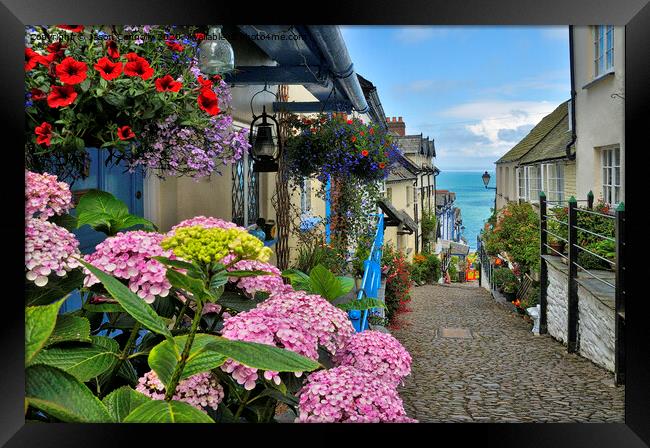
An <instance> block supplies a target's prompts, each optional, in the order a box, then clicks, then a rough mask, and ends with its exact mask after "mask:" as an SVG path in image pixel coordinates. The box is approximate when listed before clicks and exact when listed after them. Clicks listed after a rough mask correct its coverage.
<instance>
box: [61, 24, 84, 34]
mask: <svg viewBox="0 0 650 448" xmlns="http://www.w3.org/2000/svg"><path fill="white" fill-rule="evenodd" d="M56 27H57V28H61V29H62V30H68V31H72V32H73V33H80V32H81V31H83V30H84V26H83V25H57V26H56Z"/></svg>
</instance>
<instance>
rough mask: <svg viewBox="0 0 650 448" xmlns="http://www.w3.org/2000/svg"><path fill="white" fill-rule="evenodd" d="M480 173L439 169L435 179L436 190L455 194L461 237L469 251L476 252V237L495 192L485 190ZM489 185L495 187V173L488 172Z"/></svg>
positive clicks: (491, 204)
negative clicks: (459, 216)
mask: <svg viewBox="0 0 650 448" xmlns="http://www.w3.org/2000/svg"><path fill="white" fill-rule="evenodd" d="M484 172H485V170H482V171H445V170H444V169H442V168H441V170H440V174H439V175H438V176H437V178H436V188H437V189H438V190H449V191H453V192H454V193H456V207H458V208H460V209H461V215H462V218H463V224H462V225H464V226H465V230H464V231H463V234H462V236H463V237H464V238H465V239H466V240H467V243H468V244H469V246H470V248H471V250H476V237H477V236H478V234H479V233H480V232H481V229H482V228H483V225H484V223H485V221H486V220H487V219H488V218H489V217H490V211H491V209H492V207H494V194H495V190H490V189H486V188H485V186H484V185H483V179H482V178H481V176H482V175H483V173H484ZM488 173H489V174H490V176H491V177H490V183H489V184H488V186H490V187H495V186H496V173H495V172H494V170H488Z"/></svg>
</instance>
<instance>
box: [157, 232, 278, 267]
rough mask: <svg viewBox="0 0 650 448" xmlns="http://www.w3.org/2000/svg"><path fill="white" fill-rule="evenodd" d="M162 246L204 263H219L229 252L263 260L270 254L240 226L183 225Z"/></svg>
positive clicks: (183, 257)
mask: <svg viewBox="0 0 650 448" xmlns="http://www.w3.org/2000/svg"><path fill="white" fill-rule="evenodd" d="M162 247H163V248H164V249H165V250H172V251H173V252H174V254H175V255H176V256H177V257H179V258H182V259H184V260H188V261H197V262H202V263H213V262H219V261H221V260H222V259H223V258H224V257H225V256H226V255H229V254H234V255H235V256H237V257H238V258H240V259H248V260H258V261H262V262H267V261H268V260H269V257H270V256H271V249H270V248H268V247H265V246H264V243H262V242H261V241H260V240H258V239H257V238H255V237H254V236H252V235H251V234H249V233H248V232H247V231H246V230H244V229H241V228H231V229H222V228H220V227H211V228H205V227H203V226H200V225H196V226H190V227H181V228H178V229H176V230H174V235H172V236H168V237H167V238H165V239H164V240H163V241H162Z"/></svg>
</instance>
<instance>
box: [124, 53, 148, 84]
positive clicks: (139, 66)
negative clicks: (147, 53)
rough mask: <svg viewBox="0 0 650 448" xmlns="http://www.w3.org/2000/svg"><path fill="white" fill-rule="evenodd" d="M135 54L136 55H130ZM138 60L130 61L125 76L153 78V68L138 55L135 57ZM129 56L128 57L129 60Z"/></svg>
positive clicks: (125, 67)
mask: <svg viewBox="0 0 650 448" xmlns="http://www.w3.org/2000/svg"><path fill="white" fill-rule="evenodd" d="M130 54H135V53H130ZM135 56H136V57H137V59H129V61H130V62H127V63H126V65H125V66H124V74H125V75H127V76H139V77H141V78H142V79H149V78H151V77H152V76H153V73H154V72H153V68H151V66H150V65H149V62H148V61H147V60H146V59H144V58H141V57H140V56H138V55H135ZM128 58H129V56H128V55H127V59H128Z"/></svg>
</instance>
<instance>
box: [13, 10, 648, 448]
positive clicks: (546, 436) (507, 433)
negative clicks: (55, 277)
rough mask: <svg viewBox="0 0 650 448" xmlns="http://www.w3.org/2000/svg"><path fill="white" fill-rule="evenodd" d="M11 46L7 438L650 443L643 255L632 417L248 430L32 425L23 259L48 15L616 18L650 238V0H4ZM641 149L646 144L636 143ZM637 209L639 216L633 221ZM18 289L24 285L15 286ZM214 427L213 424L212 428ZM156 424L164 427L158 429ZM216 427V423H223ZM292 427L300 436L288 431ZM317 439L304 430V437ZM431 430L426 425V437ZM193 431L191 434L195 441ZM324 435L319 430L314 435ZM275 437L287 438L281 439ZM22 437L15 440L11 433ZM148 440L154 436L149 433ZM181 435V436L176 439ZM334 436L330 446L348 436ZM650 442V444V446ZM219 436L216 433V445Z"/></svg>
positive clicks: (630, 194)
mask: <svg viewBox="0 0 650 448" xmlns="http://www.w3.org/2000/svg"><path fill="white" fill-rule="evenodd" d="M0 11H1V14H0V17H1V19H0V20H1V21H2V26H0V39H1V40H0V52H1V53H2V59H0V60H1V61H2V62H3V64H2V65H3V67H2V71H1V72H0V79H1V80H2V81H1V83H0V104H2V109H1V111H2V112H1V113H2V121H1V123H2V128H3V130H4V132H3V133H2V134H1V135H2V137H3V143H5V142H6V143H5V144H4V145H2V146H3V147H4V148H3V150H4V151H3V157H4V161H5V162H4V163H5V167H6V168H8V169H6V170H5V174H4V175H2V176H0V181H1V182H2V186H3V189H2V191H3V193H5V197H4V199H5V202H4V204H6V207H3V209H5V210H3V211H4V216H3V218H4V219H2V220H0V235H1V236H2V240H1V241H2V242H3V248H5V253H4V254H3V255H5V256H4V257H3V258H4V260H6V263H3V264H5V265H6V268H5V270H4V271H3V272H2V273H3V274H4V275H3V276H2V278H3V280H4V282H5V284H9V285H11V288H10V291H11V292H10V293H5V294H4V306H5V310H6V313H7V314H5V315H4V316H1V317H0V319H1V322H2V324H1V325H0V340H1V341H2V342H3V344H2V346H1V350H2V351H1V352H0V353H1V355H0V356H2V358H1V359H2V361H0V375H1V380H0V397H1V398H0V415H1V416H2V419H0V444H5V443H7V446H24V445H34V444H37V445H38V446H42V447H49V446H81V445H85V444H87V443H88V442H90V443H92V444H93V448H94V447H95V446H111V447H115V446H116V445H118V444H121V443H124V444H125V446H130V445H134V444H135V440H137V439H135V437H138V439H140V437H144V438H145V439H147V441H146V442H145V443H147V444H151V443H156V444H161V443H160V442H162V445H164V446H167V445H171V444H174V445H177V444H181V443H183V444H187V443H188V442H189V443H196V442H195V440H196V439H198V437H201V438H203V437H210V438H215V439H216V440H214V442H213V443H223V442H225V441H230V440H233V441H234V440H239V441H244V440H246V441H248V440H250V438H251V436H254V437H255V438H258V437H259V439H260V440H261V441H264V440H266V441H267V443H268V441H271V440H273V441H285V443H291V444H294V443H301V442H300V440H303V441H304V442H302V443H309V444H311V443H313V441H314V439H313V438H312V437H313V435H314V434H313V433H314V430H316V431H318V432H323V433H329V434H331V435H332V436H334V437H340V436H344V437H345V438H346V440H347V439H357V438H361V437H363V438H364V439H366V438H367V439H366V440H368V441H369V442H370V443H373V442H376V441H383V439H384V438H385V437H387V436H390V435H393V433H396V432H397V431H399V432H400V433H402V435H401V436H402V437H404V436H405V435H406V434H404V432H408V433H409V434H408V435H409V436H410V435H411V434H410V433H411V432H412V431H413V432H421V433H423V434H421V435H423V436H425V437H427V438H426V439H425V440H433V441H434V443H435V442H436V441H437V442H438V443H439V442H440V441H442V440H443V439H442V437H450V438H451V439H450V440H455V441H461V440H463V441H464V440H467V439H468V438H469V437H480V440H481V442H479V443H483V444H485V443H487V445H496V446H499V447H508V446H534V447H547V446H548V447H560V446H571V447H583V446H584V447H600V446H603V447H608V446H639V447H642V446H644V445H646V444H647V445H646V446H650V425H649V424H648V423H650V385H649V384H648V378H650V354H649V353H650V352H649V349H648V342H650V325H647V324H646V323H645V322H644V321H645V320H646V317H645V316H647V315H648V313H649V312H650V306H649V305H648V300H647V299H646V295H645V294H643V291H644V289H643V287H644V282H643V276H644V275H646V276H647V274H646V273H645V272H644V270H643V260H641V259H640V257H639V258H638V260H639V261H640V263H639V262H638V261H637V258H633V257H630V258H631V259H632V260H633V261H631V262H630V264H629V266H626V270H627V271H629V272H628V275H627V278H628V279H630V281H629V282H630V284H631V287H630V290H628V291H627V294H628V296H629V298H628V300H627V307H628V308H629V310H628V313H627V314H628V323H627V337H626V348H625V349H626V354H627V361H626V364H627V374H626V380H627V384H626V390H625V392H626V393H625V424H568V423H565V424H534V423H532V424H491V423H487V424H420V425H412V426H408V427H404V426H399V425H266V426H264V428H262V430H261V431H260V430H258V431H246V429H249V427H246V426H233V425H228V426H227V427H224V426H220V427H218V428H217V427H214V426H212V425H204V426H200V427H198V426H197V425H187V426H180V427H179V426H178V425H177V426H172V425H156V426H155V429H154V427H151V426H149V425H114V424H113V425H110V424H106V425H94V424H86V425H80V424H49V425H40V424H30V425H25V422H24V413H23V409H24V342H23V341H24V326H23V319H24V311H23V300H22V296H23V291H22V284H23V283H22V282H21V281H20V280H19V279H20V278H21V277H22V276H23V275H24V273H23V271H22V267H21V265H20V263H19V262H18V261H17V260H20V259H22V257H23V256H24V247H23V244H24V243H23V241H24V233H23V232H24V222H21V218H20V217H22V216H23V215H22V213H23V211H22V210H23V207H24V204H23V201H22V196H21V194H22V190H23V189H24V177H23V174H24V169H23V167H24V162H23V152H22V150H20V151H19V150H18V148H22V147H23V146H24V140H23V129H24V114H23V110H24V109H23V101H24V97H23V90H24V87H23V86H24V71H23V59H24V56H23V47H24V41H23V39H24V26H25V25H28V24H41V23H84V24H95V23H125V24H126V23H133V24H142V23H156V24H207V23H208V22H209V23H239V22H246V23H330V24H340V25H347V24H366V25H373V24H374V25H387V24H394V25H398V24H402V25H421V24H436V25H454V24H462V25H567V24H572V25H590V24H602V23H608V24H614V25H625V26H626V38H625V40H626V57H625V69H626V80H625V90H626V92H625V99H626V101H625V119H626V122H625V130H626V136H625V141H626V147H628V148H629V150H627V151H626V164H625V179H626V181H625V182H626V206H627V207H626V211H627V217H628V219H627V223H626V231H627V232H628V235H638V236H639V238H641V237H642V236H643V233H642V232H643V230H645V227H644V228H642V227H641V225H642V221H641V214H642V212H641V208H642V199H643V198H642V194H643V193H644V192H645V191H646V190H647V187H646V188H637V185H638V187H645V186H644V185H642V184H641V182H642V179H644V178H648V175H647V174H645V173H644V172H642V171H641V170H642V169H643V168H644V164H643V163H642V162H643V161H642V159H641V157H642V156H643V154H644V153H643V152H642V151H643V148H647V146H648V139H647V129H648V125H649V124H650V82H649V81H650V5H649V4H648V0H625V1H623V0H618V1H615V0H614V1H610V2H602V1H601V2H593V1H590V0H573V1H571V2H567V1H566V0H564V1H562V0H500V1H498V2H496V1H486V0H465V1H463V2H462V3H461V2H453V1H449V0H429V1H427V0H412V1H410V2H409V3H408V4H404V2H398V1H396V0H378V1H374V2H373V1H369V0H363V1H355V2H354V3H351V2H346V3H345V4H344V5H341V4H339V3H334V2H332V3H330V2H327V3H325V2H320V3H313V4H308V3H306V2H297V1H295V0H291V1H282V2H278V3H275V4H272V3H267V4H264V5H250V6H248V7H246V6H245V5H242V4H238V3H231V4H227V3H225V2H215V1H214V0H212V1H209V0H181V1H173V0H159V1H151V0H146V1H139V2H137V3H136V2H134V1H133V0H131V1H129V0H111V1H103V2H99V1H92V2H91V1H87V2H84V3H81V2H78V1H75V0H56V1H55V0H50V1H48V0H2V4H0ZM632 148H634V149H632ZM632 217H634V218H632ZM14 292H15V293H14ZM208 426H209V428H208ZM152 429H153V431H152ZM215 429H216V432H215ZM285 435H290V436H291V439H289V438H280V437H282V436H285ZM303 435H304V436H307V437H306V438H304V439H300V438H298V437H300V436H303ZM418 435H419V434H418ZM188 436H190V438H189V440H188ZM309 436H312V437H309ZM274 437H278V438H277V439H274ZM10 439H11V440H10ZM145 439H142V440H145ZM176 440H178V442H176ZM339 441H342V440H341V439H338V440H337V439H333V440H332V441H331V442H330V443H332V442H333V443H338V442H339ZM644 442H645V443H644ZM208 443H210V442H208Z"/></svg>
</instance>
